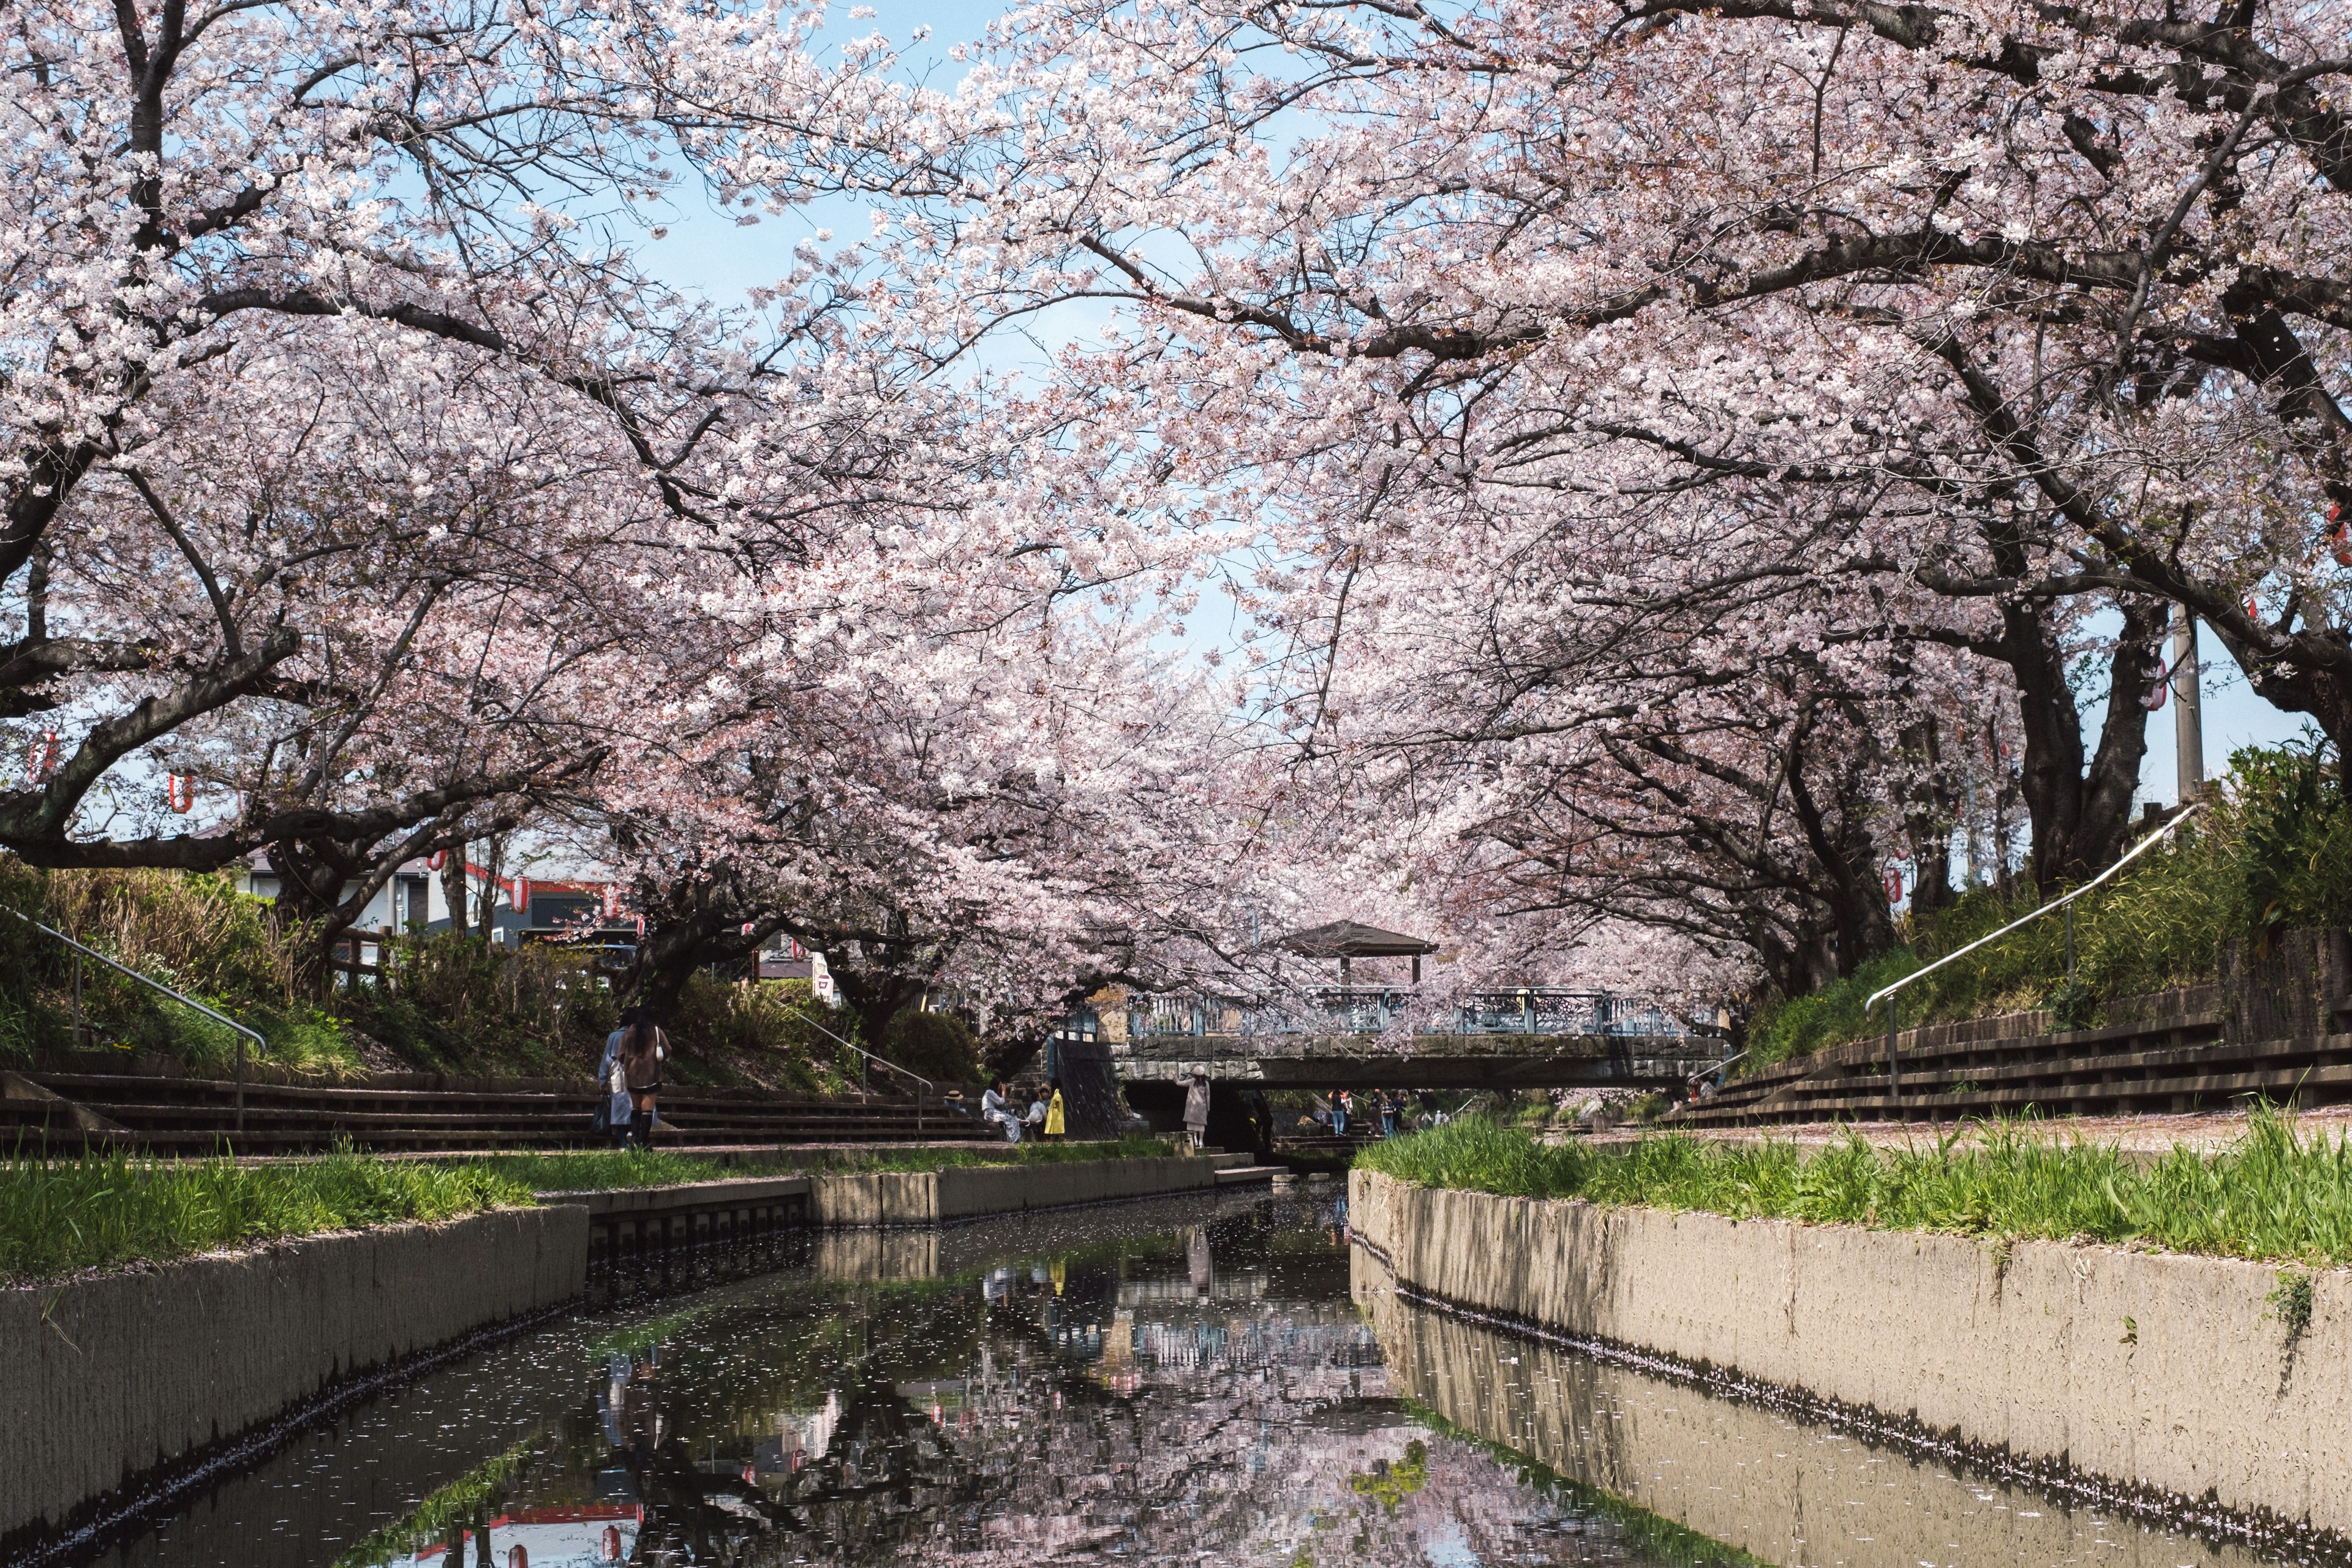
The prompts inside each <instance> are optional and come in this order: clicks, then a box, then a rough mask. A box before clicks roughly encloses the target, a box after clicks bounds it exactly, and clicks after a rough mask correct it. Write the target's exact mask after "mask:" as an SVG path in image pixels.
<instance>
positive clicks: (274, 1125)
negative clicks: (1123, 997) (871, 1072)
mask: <svg viewBox="0 0 2352 1568" xmlns="http://www.w3.org/2000/svg"><path fill="white" fill-rule="evenodd" d="M5 1076H6V1078H8V1079H12V1080H15V1081H14V1082H11V1083H0V1139H7V1140H10V1141H11V1142H41V1143H44V1144H46V1145H47V1146H50V1147H56V1146H59V1145H68V1146H71V1145H91V1144H100V1145H107V1146H114V1145H130V1146H133V1147H138V1148H144V1149H152V1150H156V1151H159V1152H164V1151H169V1152H210V1151H212V1150H213V1149H215V1148H216V1147H218V1146H220V1145H221V1143H222V1142H223V1141H224V1140H226V1141H228V1142H231V1143H232V1144H233V1145H234V1147H235V1148H236V1151H237V1152H240V1153H299V1152H317V1151H320V1150H324V1149H327V1148H329V1147H331V1146H332V1145H334V1144H336V1143H338V1142H348V1143H350V1144H352V1146H354V1147H357V1148H362V1149H368V1150H374V1151H384V1152H392V1151H410V1152H431V1151H448V1150H478V1149H562V1148H578V1147H583V1146H593V1145H594V1144H597V1143H599V1142H602V1140H601V1139H600V1138H598V1137H597V1136H596V1135H595V1134H593V1133H592V1132H591V1131H590V1128H589V1121H590V1118H591V1116H592V1114H593V1111H594V1110H595V1108H596V1102H597V1099H598V1097H597V1096H596V1095H595V1094H594V1093H593V1092H592V1091H590V1090H589V1089H587V1088H586V1087H585V1086H584V1085H562V1086H556V1085H550V1084H546V1083H543V1082H535V1083H531V1085H530V1087H527V1088H526V1087H513V1088H496V1087H488V1086H485V1087H482V1088H471V1087H468V1088H464V1089H436V1088H422V1087H415V1085H414V1084H413V1083H412V1082H409V1081H402V1080H400V1079H396V1080H395V1081H394V1083H393V1084H391V1085H390V1086H387V1087H373V1085H362V1086H345V1085H337V1086H333V1087H328V1086H320V1085H308V1084H287V1083H247V1085H246V1086H245V1091H244V1101H245V1105H244V1111H243V1122H244V1131H243V1132H242V1133H241V1134H240V1133H239V1132H238V1131H237V1126H238V1116H239V1112H238V1110H237V1087H236V1084H234V1083H231V1082H227V1081H224V1080H221V1079H194V1078H174V1077H165V1076H161V1075H151V1074H131V1073H114V1074H106V1073H84V1072H55V1073H32V1074H10V1075H5ZM416 1076H419V1075H402V1079H414V1078H415V1077H416ZM522 1081H524V1082H529V1081H530V1080H522ZM660 1105H661V1122H662V1125H661V1127H660V1129H659V1130H657V1131H656V1133H655V1135H654V1138H655V1142H656V1144H660V1143H673V1144H691V1145H699V1146H711V1145H738V1144H778V1143H784V1144H791V1143H873V1142H916V1141H922V1142H941V1141H949V1142H988V1141H989V1133H990V1131H992V1130H990V1129H985V1128H982V1126H981V1125H980V1123H979V1122H978V1121H976V1120H975V1119H973V1118H971V1117H968V1116H963V1115H960V1114H958V1113H957V1112H955V1111H953V1110H948V1109H946V1108H945V1107H943V1106H941V1105H940V1104H938V1103H936V1102H934V1103H929V1104H926V1105H922V1106H918V1105H916V1104H915V1103H914V1102H912V1101H908V1100H810V1099H807V1098H804V1097H801V1096H794V1095H776V1094H768V1093H763V1092H761V1091H757V1090H744V1089H669V1090H666V1091H665V1092H664V1093H663V1094H662V1096H661V1100H660Z"/></svg>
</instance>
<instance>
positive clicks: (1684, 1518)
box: [1355, 1252, 2276, 1568]
mask: <svg viewBox="0 0 2352 1568" xmlns="http://www.w3.org/2000/svg"><path fill="white" fill-rule="evenodd" d="M1392 1283H1393V1282H1392V1281H1391V1278H1390V1276H1389V1274H1388V1271H1387V1269H1386V1268H1384V1267H1383V1266H1382V1265H1381V1263H1380V1262H1379V1261H1378V1260H1377V1259H1376V1258H1373V1257H1372V1256H1371V1255H1370V1254H1369V1253H1365V1252H1359V1253H1358V1254H1357V1256H1356V1279H1355V1290H1356V1298H1357V1300H1358V1302H1359V1304H1360V1305H1361V1306H1362V1307H1363V1308H1364V1309H1365V1310H1366V1313H1367V1315H1368V1316H1369V1317H1370V1321H1372V1323H1373V1324H1374V1325H1375V1327H1376V1329H1377V1330H1378V1332H1379V1335H1380V1340H1381V1349H1382V1351H1383V1352H1384V1354H1385V1356H1386V1358H1387V1362H1388V1365H1389V1368H1390V1375H1391V1379H1392V1380H1393V1386H1394V1387H1395V1388H1396V1390H1397V1392H1398V1393H1399V1394H1402V1395H1404V1396H1406V1397H1408V1398H1410V1399H1412V1401H1414V1402H1415V1403H1416V1405H1418V1406H1420V1407H1421V1408H1422V1409H1423V1410H1425V1411H1426V1412H1427V1413H1429V1414H1430V1415H1433V1416H1434V1417H1436V1418H1438V1419H1439V1420H1440V1421H1442V1422H1444V1423H1445V1424H1448V1425H1450V1426H1453V1427H1454V1428H1457V1429H1458V1430H1459V1431H1460V1432H1461V1433H1462V1434H1463V1435H1464V1436H1470V1437H1475V1438H1477V1439H1482V1440H1484V1441H1486V1442H1490V1443H1493V1444H1496V1445H1498V1446H1500V1447H1505V1448H1507V1449H1509V1450H1511V1451H1513V1452H1515V1453H1517V1454H1520V1455H1523V1456H1525V1457H1526V1458H1528V1459H1530V1460H1532V1461H1534V1462H1535V1463H1537V1464H1538V1465H1540V1466H1542V1467H1544V1468H1546V1469H1548V1470H1549V1471H1550V1472H1552V1473H1553V1474H1554V1475H1555V1476H1556V1477H1558V1478H1559V1485H1560V1486H1562V1487H1565V1488H1568V1489H1579V1490H1581V1489H1590V1490H1589V1491H1588V1492H1586V1493H1585V1495H1588V1496H1590V1495H1593V1494H1599V1495H1600V1496H1601V1497H1605V1498H1608V1499H1614V1500H1618V1501H1619V1502H1621V1503H1629V1504H1632V1505H1633V1507H1635V1508H1636V1509H1638V1510H1643V1512H1644V1513H1646V1514H1648V1515H1651V1516H1654V1518H1656V1519H1658V1520H1661V1521H1666V1522H1667V1523H1668V1524H1670V1525H1679V1526H1682V1527H1685V1528H1686V1529H1688V1530H1690V1531H1695V1532H1696V1533H1697V1534H1698V1535H1701V1536H1704V1537H1706V1538H1708V1539H1710V1540H1713V1541H1717V1542H1722V1543H1724V1544H1726V1545H1727V1546H1729V1547H1733V1548H1736V1549H1738V1550H1739V1551H1742V1552H1747V1553H1752V1554H1753V1556H1754V1557H1756V1558H1760V1559H1762V1560H1763V1561H1765V1562H1768V1563H1780V1564H1785V1565H1787V1568H1836V1565H1840V1564H1845V1565H1853V1568H1864V1565H1868V1568H1946V1565H1948V1564H1958V1563H1969V1564H1982V1563H2032V1564H2060V1563H2099V1564H2106V1565H2111V1568H2190V1565H2192V1564H2203V1563H2211V1564H2217V1565H2221V1568H2253V1565H2254V1564H2256V1563H2262V1562H2264V1561H2276V1559H2266V1558H2265V1557H2263V1555H2262V1554H2260V1553H2259V1552H2256V1551H2254V1550H2253V1549H2252V1548H2250V1547H2247V1546H2244V1545H2242V1544H2237V1543H2234V1542H2221V1543H2218V1544H2217V1543H2214V1542H2207V1541H2203V1540H2200V1539H2195V1538H2192V1537H2189V1536H2188V1535H2185V1534H2183V1533H2180V1532H2179V1531H2173V1530H2168V1529H2164V1528H2160V1527H2157V1526H2153V1525H2149V1524H2145V1523H2142V1522H2140V1521H2137V1520H2136V1519H2133V1518H2127V1517H2122V1516H2119V1515H2118V1514H2117V1513H2116V1511H2114V1510H2101V1509H2098V1508H2095V1507H2090V1506H2087V1505H2086V1504H2080V1503H2074V1502H2070V1501H2069V1500H2065V1499H2063V1498H2053V1496H2050V1495H2047V1494H2044V1493H2042V1492H2038V1491H2034V1490H2032V1489H2027V1488H2024V1487H2021V1486H2017V1485H2014V1484H2011V1483H2010V1482H2007V1481H2003V1480H1997V1479H1988V1478H1987V1477H1986V1476H1984V1475H1982V1474H1978V1473H1971V1472H1969V1471H1966V1470H1959V1469H1955V1468H1948V1467H1947V1466H1944V1465H1941V1464H1937V1463H1935V1462H1933V1461H1930V1460H1924V1459H1921V1458H1916V1457H1914V1456H1913V1455H1911V1454H1909V1453H1907V1452H1906V1451H1904V1450H1902V1449H1900V1448H1896V1447H1885V1446H1880V1445H1876V1444H1873V1443H1867V1442H1864V1441H1862V1440H1861V1439H1859V1438H1857V1437H1854V1436H1852V1435H1850V1434H1848V1433H1846V1432H1843V1431H1841V1430H1839V1429H1837V1428H1835V1427H1832V1426H1825V1425H1819V1424H1814V1423H1810V1422H1804V1421H1799V1420H1795V1419H1793V1418H1791V1417H1790V1416H1788V1415H1783V1414H1780V1412H1778V1411H1776V1410H1774V1409H1772V1408H1770V1407H1769V1406H1766V1405H1760V1404H1751V1403H1747V1402H1742V1401H1732V1400H1727V1399H1717V1398H1713V1397H1710V1396H1708V1395H1707V1394H1704V1393H1701V1392H1699V1391H1698V1390H1697V1389H1696V1388H1694V1387H1693V1386H1691V1385H1689V1384H1684V1383H1678V1382H1673V1381H1669V1380H1666V1379H1664V1378H1659V1377H1653V1376H1649V1375H1646V1374H1644V1373H1637V1372H1634V1371H1633V1370H1632V1369H1630V1368H1627V1367H1624V1366H1620V1365H1616V1364H1613V1363H1606V1362H1601V1361H1596V1360H1594V1359H1592V1358H1591V1357H1589V1356H1586V1355H1583V1354H1580V1353H1578V1352H1572V1351H1570V1350H1567V1349H1564V1348H1562V1347H1559V1346H1555V1345H1550V1344H1546V1343H1544V1342H1540V1341H1536V1340H1531V1339H1528V1338H1527V1337H1525V1336H1522V1335H1517V1334H1511V1333H1505V1332H1501V1331H1496V1330H1493V1329H1488V1328H1484V1327H1481V1326H1479V1325H1477V1324H1474V1323H1469V1322H1465V1321H1462V1320H1460V1319H1458V1318H1454V1317H1452V1316H1450V1315H1446V1314H1443V1313H1439V1312H1434V1311H1431V1310H1425V1309H1423V1308H1421V1307H1418V1306H1415V1305H1412V1304H1411V1303H1409V1302H1406V1301H1403V1300H1400V1299H1399V1298H1398V1297H1397V1296H1396V1294H1395V1293H1394V1291H1393V1289H1392V1288H1391V1287H1392ZM2021 1394H2022V1396H2025V1397H2030V1394H2029V1393H2025V1392H2024V1391H2021ZM1601 1506H1606V1505H1605V1504H1603V1505H1601Z"/></svg>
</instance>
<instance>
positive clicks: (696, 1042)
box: [664, 973, 849, 1093]
mask: <svg viewBox="0 0 2352 1568" xmlns="http://www.w3.org/2000/svg"><path fill="white" fill-rule="evenodd" d="M831 1014H832V1009H831V1008H829V1007H827V1006H826V1005H824V1003H822V1002H820V1001H818V1000H817V998H816V994H815V993H814V991H812V990H811V989H810V987H809V983H808V982H807V981H805V980H762V981H759V982H756V983H754V984H749V985H732V984H728V983H727V982H725V981H722V980H719V979H716V978H714V977H713V976H711V975H709V974H708V973H696V974H694V975H692V976H691V977H689V978H688V981H687V983H686V986H685V989H684V990H682V991H681V992H680V993H679V994H678V1000H677V1011H676V1013H675V1014H674V1016H672V1017H670V1018H668V1019H667V1020H665V1021H664V1027H665V1028H667V1030H668V1032H669V1035H670V1037H671V1039H672V1040H673V1041H674V1042H675V1043H676V1045H677V1048H678V1049H679V1050H680V1051H681V1052H684V1053H686V1054H688V1055H689V1056H692V1057H696V1058H702V1059H703V1060H704V1061H705V1062H707V1063H709V1064H710V1065H712V1066H715V1067H718V1068H720V1069H722V1070H732V1071H734V1072H737V1073H740V1074H742V1075H745V1076H748V1077H751V1078H753V1079H758V1080H759V1081H761V1082H762V1083H767V1084H772V1085H774V1086H777V1087H780V1088H784V1089H799V1090H802V1091H803V1092H804V1093H817V1092H820V1091H822V1090H824V1089H826V1088H828V1087H830V1086H831V1085H833V1084H834V1083H835V1082H836V1081H837V1080H838V1077H839V1069H838V1067H837V1066H828V1064H832V1063H833V1062H834V1058H835V1055H836V1053H837V1052H838V1050H839V1047H838V1046H837V1045H836V1044H835V1040H834V1039H833V1036H834V1035H838V1034H845V1033H847V1032H848V1028H849V1026H848V1025H847V1024H846V1023H843V1024H835V1023H834V1022H832V1021H831Z"/></svg>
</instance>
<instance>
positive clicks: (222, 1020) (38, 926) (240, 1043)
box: [0, 904, 269, 1133]
mask: <svg viewBox="0 0 2352 1568" xmlns="http://www.w3.org/2000/svg"><path fill="white" fill-rule="evenodd" d="M0 910H5V912H7V913H9V914H12V915H15V916H16V918H17V919H18V920H20V921H24V922H25V923H26V925H28V926H31V927H32V928H33V929H34V930H35V931H45V932H47V934H48V935H50V936H53V937H55V938H57V939H58V941H59V942H64V943H65V944H66V945H67V946H68V947H69V948H72V949H73V950H74V952H77V953H87V954H88V955H89V956H90V957H91V958H94V959H96V960H98V961H99V962H100V963H103V964H104V965H106V966H107V967H108V968H109V969H111V970H113V971H115V972H116V973H119V974H122V975H126V976H128V977H129V978H131V979H132V980H136V981H137V982H139V984H142V985H144V986H146V987H147V988H148V989H149V990H151V991H160V992H162V993H163V994H164V995H166V996H169V997H170V998H171V999H172V1000H173V1001H174V1002H177V1003H179V1004H180V1005H182V1006H184V1007H193V1008H194V1009H195V1010H196V1011H197V1012H199V1013H202V1014H203V1015H204V1016H205V1017H207V1018H210V1019H211V1020H212V1021H213V1022H214V1023H215V1024H220V1025H224V1026H226V1027H228V1028H230V1029H233V1030H235V1031H236V1035H237V1042H236V1130H237V1131H239V1132H240V1133H241V1132H243V1131H245V1042H246V1041H247V1040H251V1041H252V1042H253V1043H254V1045H255V1046H257V1047H259V1048H260V1051H261V1054H262V1055H263V1056H265V1057H266V1056H268V1054H269V1042H268V1040H265V1039H263V1038H262V1037H261V1036H260V1035H259V1034H257V1033H256V1032H255V1031H254V1030H251V1029H248V1028H247V1027H246V1026H244V1025H243V1024H240V1023H238V1022H237V1021H236V1019H234V1018H232V1017H230V1016H227V1015H226V1014H225V1013H219V1012H215V1010H214V1009H212V1008H210V1007H207V1006H205V1005H204V1004H203V1003H201V1002H199V1001H197V1000H196V999H195V998H194V997H193V996H189V995H185V994H182V993H180V992H177V991H174V990H173V989H172V988H171V987H170V986H168V985H166V984H163V982H162V981H160V980H150V979H149V978H148V977H147V976H145V975H143V974H142V973H139V972H138V971H137V970H135V969H133V968H131V966H130V965H129V964H125V963H116V962H115V961H114V960H112V959H110V958H109V957H107V956H106V954H104V953H102V952H99V951H98V949H96V948H94V947H84V946H83V945H82V944H81V943H80V942H76V941H75V940H74V939H73V938H71V937H69V936H68V935H67V934H66V933H65V932H63V931H57V930H53V929H52V928H50V927H48V926H45V925H43V924H42V923H41V922H40V921H37V920H35V919H34V918H33V917H32V916H30V915H28V914H26V913H25V911H24V910H17V909H10V908H9V907H8V906H7V905H5V904H0ZM76 973H77V978H76V980H75V982H74V984H75V998H76V1000H75V1005H76V1006H77V1007H79V1005H80V1000H79V998H80V984H81V982H80V980H79V971H77V972H76ZM75 1027H76V1028H77V1029H79V1027H80V1023H79V1018H77V1020H76V1023H75ZM74 1044H75V1046H76V1047H79V1046H80V1044H81V1042H80V1041H79V1039H77V1040H76V1041H75V1042H74Z"/></svg>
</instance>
